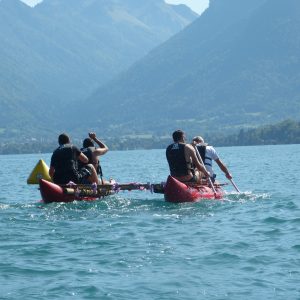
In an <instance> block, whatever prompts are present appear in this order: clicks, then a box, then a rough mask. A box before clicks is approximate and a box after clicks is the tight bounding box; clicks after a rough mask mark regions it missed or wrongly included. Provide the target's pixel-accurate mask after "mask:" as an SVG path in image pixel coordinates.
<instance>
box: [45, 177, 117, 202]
mask: <svg viewBox="0 0 300 300" xmlns="http://www.w3.org/2000/svg"><path fill="white" fill-rule="evenodd" d="M39 185H40V192H41V196H42V199H43V202H44V203H51V202H72V201H75V200H78V201H82V200H85V201H93V200H97V199H99V198H102V197H105V196H108V195H111V194H114V191H113V190H108V189H105V190H99V189H97V190H95V189H93V187H92V185H78V186H74V187H72V186H66V185H64V186H60V185H57V184H55V183H52V182H49V181H47V180H44V179H41V180H40V181H39Z"/></svg>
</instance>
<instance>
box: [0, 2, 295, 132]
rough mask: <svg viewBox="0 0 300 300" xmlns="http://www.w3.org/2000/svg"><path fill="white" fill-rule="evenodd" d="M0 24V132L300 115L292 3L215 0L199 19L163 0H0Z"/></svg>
mask: <svg viewBox="0 0 300 300" xmlns="http://www.w3.org/2000/svg"><path fill="white" fill-rule="evenodd" d="M12 15H13V16H14V17H12ZM3 16H4V17H5V18H4V17H3ZM174 22H175V23H174ZM2 24H4V25H5V26H6V27H2ZM174 24H175V25H174ZM0 26H1V27H0V28H1V29H0V34H1V36H0V38H1V40H3V41H4V43H5V45H6V46H5V47H2V48H0V62H1V71H0V72H1V73H2V74H3V75H4V76H2V74H1V77H0V78H1V79H0V80H1V81H2V82H0V89H1V90H0V95H1V98H0V101H1V107H4V108H5V109H4V110H1V112H0V114H1V115H0V122H1V123H0V136H2V137H5V136H8V137H18V136H20V134H26V135H27V136H35V137H39V135H40V136H45V135H48V137H49V136H50V137H52V138H53V134H55V135H56V134H57V133H60V132H62V131H67V132H69V133H70V134H71V135H72V136H74V137H82V136H85V135H86V132H88V131H90V130H93V131H96V132H97V133H98V134H100V135H101V136H104V137H109V138H112V137H119V138H120V137H122V138H123V137H125V138H126V137H139V136H141V137H143V136H155V137H165V136H170V133H171V132H172V131H173V130H175V129H178V128H181V129H183V130H185V131H187V132H188V133H189V135H196V134H201V135H204V136H205V135H206V134H207V135H209V136H212V135H213V134H216V135H218V134H222V135H224V134H231V133H233V132H238V131H239V130H241V129H242V128H253V127H256V126H259V125H265V124H270V123H275V122H280V121H282V120H285V119H299V111H300V93H299V82H300V36H299V30H300V1H299V0H251V1H248V0H211V1H210V6H209V8H208V9H207V10H206V11H205V12H204V13H203V14H202V15H201V16H200V17H198V18H197V16H196V15H195V14H193V13H192V12H191V11H190V10H189V9H188V8H187V7H185V6H172V5H167V4H166V3H165V2H164V1H163V0H149V1H139V0H111V1H106V0H103V1H101V0H98V1H97V0H86V1H83V0H74V1H72V5H71V4H70V1H68V0H44V1H43V2H42V4H39V5H37V6H36V7H35V8H34V9H32V8H28V7H27V6H25V5H23V4H20V2H19V1H17V0H2V2H0ZM173 26H175V27H176V28H175V27H173ZM3 28H5V30H4V29H3ZM171 28H172V30H171ZM181 29H182V30H181ZM4 32H6V34H4ZM175 32H176V34H175ZM155 46H156V47H155ZM3 95H4V96H3Z"/></svg>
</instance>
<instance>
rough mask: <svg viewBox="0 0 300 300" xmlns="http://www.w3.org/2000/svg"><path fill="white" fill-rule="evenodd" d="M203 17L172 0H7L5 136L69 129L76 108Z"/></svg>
mask: <svg viewBox="0 0 300 300" xmlns="http://www.w3.org/2000/svg"><path fill="white" fill-rule="evenodd" d="M196 17H197V15H196V14H195V13H194V12H192V11H191V10H190V9H189V8H188V7H186V6H174V5H169V4H166V3H165V2H164V0H151V1H140V0H110V1H107V0H89V1H86V0H44V1H43V2H42V3H41V4H39V5H37V6H35V7H34V8H31V7H29V6H27V5H25V4H24V3H22V2H21V1H19V0H1V1H0V40H1V47H0V65H1V68H0V107H1V110H0V139H5V138H9V139H14V138H21V137H22V138H25V137H39V136H44V135H47V134H51V135H52V134H53V133H54V132H57V131H60V130H62V128H65V127H66V126H67V125H68V124H69V123H70V119H67V118H66V113H65V112H66V111H68V110H69V108H70V107H71V106H73V105H74V104H75V103H76V102H78V101H79V100H82V99H85V98H87V97H88V96H89V95H90V94H91V93H92V91H93V90H94V89H96V88H98V87H99V86H101V85H102V84H104V83H106V82H107V81H108V80H109V79H111V78H112V77H113V76H115V75H116V74H118V73H119V72H120V71H122V70H125V69H126V68H128V67H129V66H130V65H131V64H132V63H133V62H135V61H136V60H138V59H139V58H141V57H143V56H144V55H145V54H147V53H148V52H149V50H151V49H152V48H153V47H155V46H157V45H159V44H160V43H162V42H163V41H165V40H167V39H168V38H169V37H170V36H172V35H173V34H175V33H177V32H178V31H180V30H181V29H183V28H184V27H185V26H186V25H188V24H189V23H190V22H192V21H193V20H194V19H195V18H196ZM80 107H81V105H79V110H80ZM70 118H71V119H74V118H77V113H75V114H74V115H71V117H70Z"/></svg>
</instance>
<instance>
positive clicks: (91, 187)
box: [27, 160, 224, 203]
mask: <svg viewBox="0 0 300 300" xmlns="http://www.w3.org/2000/svg"><path fill="white" fill-rule="evenodd" d="M27 183H28V184H39V189H40V193H41V196H42V199H43V202H44V203H52V202H72V201H75V200H77V201H94V200H98V199H102V198H104V197H106V196H109V195H113V194H116V193H118V192H119V191H132V190H140V191H143V190H148V191H151V192H152V193H158V194H164V198H165V200H166V201H168V202H173V203H181V202H197V201H199V200H202V199H217V200H220V199H222V198H223V195H224V191H223V189H222V185H218V184H215V185H214V188H212V187H210V186H209V185H207V184H200V185H199V184H189V185H187V184H185V183H182V182H180V181H178V180H177V179H175V178H174V177H172V176H168V178H167V181H166V182H164V183H157V184H150V183H146V184H145V183H123V184H119V183H115V182H113V183H111V184H104V185H96V184H74V183H69V184H67V185H58V184H55V183H52V182H51V178H50V177H49V168H48V166H47V165H46V164H45V162H44V161H43V160H40V161H39V162H38V164H37V165H36V167H35V168H34V170H33V171H32V173H31V174H30V176H29V178H28V180H27Z"/></svg>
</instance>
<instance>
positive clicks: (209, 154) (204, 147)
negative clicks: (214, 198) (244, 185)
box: [192, 136, 232, 182]
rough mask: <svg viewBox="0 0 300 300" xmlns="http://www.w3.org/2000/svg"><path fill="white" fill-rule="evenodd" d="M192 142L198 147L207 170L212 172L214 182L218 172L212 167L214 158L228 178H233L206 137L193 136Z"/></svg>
mask: <svg viewBox="0 0 300 300" xmlns="http://www.w3.org/2000/svg"><path fill="white" fill-rule="evenodd" d="M192 144H193V146H194V147H197V149H198V152H199V154H200V156H201V158H202V161H203V163H204V166H205V168H206V170H207V171H208V172H209V173H210V174H211V179H212V181H213V182H214V181H215V178H216V174H215V173H214V171H213V168H212V162H213V160H214V161H215V162H216V163H217V165H218V166H219V168H220V169H221V170H222V171H223V173H224V174H225V176H226V178H228V179H229V180H231V179H232V176H231V174H230V173H229V171H228V169H227V167H226V165H225V164H224V163H223V162H222V161H221V160H220V158H219V156H218V154H217V151H216V150H215V148H214V147H212V146H209V145H208V144H207V143H205V142H204V139H203V138H202V137H201V136H195V137H194V138H193V142H192Z"/></svg>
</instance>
